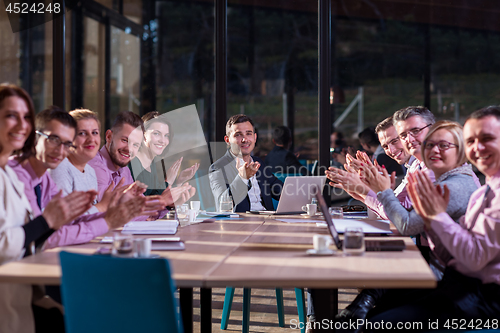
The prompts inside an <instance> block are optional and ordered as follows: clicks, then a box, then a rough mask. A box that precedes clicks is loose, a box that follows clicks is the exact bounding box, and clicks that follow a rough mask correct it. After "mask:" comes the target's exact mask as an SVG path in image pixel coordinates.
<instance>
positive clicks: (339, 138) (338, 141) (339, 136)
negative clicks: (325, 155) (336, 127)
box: [330, 131, 346, 148]
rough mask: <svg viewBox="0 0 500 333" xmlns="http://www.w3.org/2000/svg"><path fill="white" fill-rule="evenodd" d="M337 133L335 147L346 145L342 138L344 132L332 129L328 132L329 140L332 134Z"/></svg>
mask: <svg viewBox="0 0 500 333" xmlns="http://www.w3.org/2000/svg"><path fill="white" fill-rule="evenodd" d="M335 133H337V138H336V139H335V142H334V143H335V145H336V146H337V148H343V147H344V146H345V145H346V142H345V140H344V134H342V132H339V131H333V132H332V134H330V140H331V137H332V135H333V134H335ZM330 144H331V142H330Z"/></svg>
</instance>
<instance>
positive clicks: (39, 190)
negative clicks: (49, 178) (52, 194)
mask: <svg viewBox="0 0 500 333" xmlns="http://www.w3.org/2000/svg"><path fill="white" fill-rule="evenodd" d="M40 185H41V184H38V185H37V186H35V195H36V203H37V205H38V208H40V210H42V187H41V186H40Z"/></svg>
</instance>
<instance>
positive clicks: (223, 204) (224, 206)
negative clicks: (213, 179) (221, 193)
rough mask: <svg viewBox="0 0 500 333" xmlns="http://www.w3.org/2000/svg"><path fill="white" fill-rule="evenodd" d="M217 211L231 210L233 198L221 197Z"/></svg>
mask: <svg viewBox="0 0 500 333" xmlns="http://www.w3.org/2000/svg"><path fill="white" fill-rule="evenodd" d="M219 211H220V212H221V213H232V212H233V199H221V201H220V204H219Z"/></svg>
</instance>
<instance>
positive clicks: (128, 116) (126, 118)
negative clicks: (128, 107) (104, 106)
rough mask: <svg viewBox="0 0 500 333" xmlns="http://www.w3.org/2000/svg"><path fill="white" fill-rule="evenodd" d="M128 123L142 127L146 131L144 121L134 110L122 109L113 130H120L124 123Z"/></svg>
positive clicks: (112, 127)
mask: <svg viewBox="0 0 500 333" xmlns="http://www.w3.org/2000/svg"><path fill="white" fill-rule="evenodd" d="M125 124H128V125H130V126H132V127H134V128H137V127H140V128H141V129H142V132H143V133H144V121H143V120H142V119H141V117H139V116H138V115H136V114H135V113H133V112H132V111H122V112H120V113H118V114H117V115H116V118H115V121H114V123H113V125H112V126H111V130H112V131H118V130H120V129H121V128H122V127H123V125H125Z"/></svg>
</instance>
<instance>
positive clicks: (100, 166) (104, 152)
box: [89, 146, 167, 221]
mask: <svg viewBox="0 0 500 333" xmlns="http://www.w3.org/2000/svg"><path fill="white" fill-rule="evenodd" d="M89 164H90V166H91V167H92V168H94V171H95V174H96V177H97V190H98V191H99V194H98V196H97V199H98V201H101V199H102V196H103V194H104V192H105V191H106V189H107V188H108V187H109V185H110V184H111V182H114V183H115V186H116V185H117V184H118V183H119V182H120V180H122V178H124V179H125V183H124V184H123V185H130V184H132V183H133V182H134V178H132V174H131V173H130V169H129V168H128V167H127V166H124V167H122V168H118V170H116V167H115V165H114V164H113V162H112V161H111V157H110V156H109V153H108V149H107V148H106V146H102V148H101V149H100V150H99V151H98V152H97V154H96V156H95V157H94V158H93V159H91V160H90V161H89ZM158 213H159V214H158V216H157V217H158V218H160V217H163V216H165V214H166V213H167V209H164V210H160V211H159V212H158ZM148 218H149V216H145V215H142V216H137V217H136V218H134V219H133V220H134V221H144V220H147V219H148Z"/></svg>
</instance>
